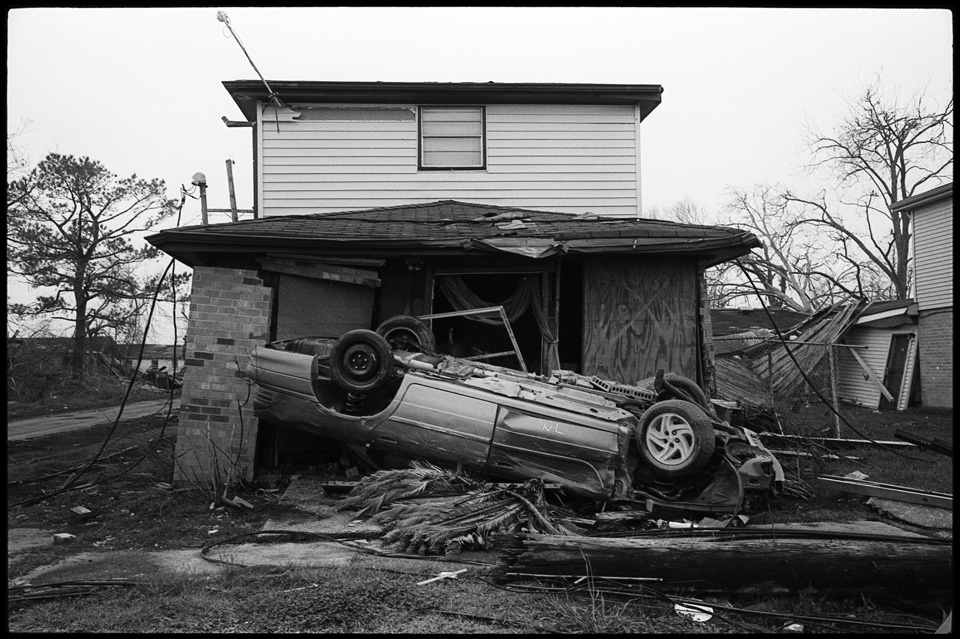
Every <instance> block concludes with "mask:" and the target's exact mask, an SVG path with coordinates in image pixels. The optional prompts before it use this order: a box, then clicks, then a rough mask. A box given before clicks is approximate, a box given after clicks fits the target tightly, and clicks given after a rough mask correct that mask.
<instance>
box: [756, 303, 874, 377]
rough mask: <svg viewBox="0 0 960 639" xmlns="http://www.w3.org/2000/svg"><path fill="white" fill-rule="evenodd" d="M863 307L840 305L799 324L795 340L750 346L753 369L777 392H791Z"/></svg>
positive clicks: (825, 354) (822, 357)
mask: <svg viewBox="0 0 960 639" xmlns="http://www.w3.org/2000/svg"><path fill="white" fill-rule="evenodd" d="M862 308H863V307H862V306H861V305H858V304H856V303H850V304H836V305H834V306H831V307H830V308H829V309H826V310H824V311H821V312H820V313H817V314H816V315H814V316H812V317H811V318H810V319H808V320H807V321H805V322H802V323H801V324H799V325H797V326H796V327H795V328H794V332H795V333H796V334H797V339H796V340H795V343H790V342H787V344H786V345H784V344H780V343H774V344H772V345H762V346H757V347H754V348H752V349H748V350H747V351H746V354H747V355H748V356H749V357H750V358H751V360H752V361H751V368H752V369H753V371H754V372H755V373H756V374H757V375H758V376H759V377H760V378H761V379H764V380H767V381H768V382H769V384H770V387H771V390H772V391H773V393H774V394H775V395H787V394H788V393H789V392H790V391H792V390H793V389H794V388H796V387H797V385H798V384H800V383H801V382H802V381H803V372H807V373H809V372H810V371H812V370H813V369H814V368H815V367H816V365H817V364H818V363H820V361H821V360H823V359H824V358H825V357H827V355H828V353H827V349H826V348H825V347H824V344H833V343H834V342H835V341H836V340H837V338H838V337H839V336H840V335H842V334H843V333H844V331H846V330H847V328H848V327H849V326H850V325H851V324H852V322H853V321H854V320H855V319H856V318H857V315H858V314H859V311H860V310H862Z"/></svg>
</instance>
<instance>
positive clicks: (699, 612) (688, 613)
mask: <svg viewBox="0 0 960 639" xmlns="http://www.w3.org/2000/svg"><path fill="white" fill-rule="evenodd" d="M673 609H674V610H676V611H677V614H678V615H680V616H681V617H687V618H689V619H693V620H694V621H699V622H700V623H703V622H705V621H710V620H711V619H713V608H711V607H710V606H706V605H700V604H695V603H686V604H679V603H678V604H674V605H673Z"/></svg>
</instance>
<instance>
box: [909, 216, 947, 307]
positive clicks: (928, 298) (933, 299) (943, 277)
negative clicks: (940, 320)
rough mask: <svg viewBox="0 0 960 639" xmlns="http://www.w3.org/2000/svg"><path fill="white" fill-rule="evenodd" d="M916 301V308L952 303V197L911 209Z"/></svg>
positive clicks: (942, 305)
mask: <svg viewBox="0 0 960 639" xmlns="http://www.w3.org/2000/svg"><path fill="white" fill-rule="evenodd" d="M913 241H914V250H915V260H916V261H915V266H914V268H915V271H916V283H917V290H916V296H917V305H918V307H919V309H920V311H921V312H922V311H926V310H930V309H935V308H945V307H952V306H953V200H952V199H947V200H941V201H939V202H937V203H935V204H934V205H931V206H930V207H929V208H923V209H918V210H917V211H915V212H914V239H913Z"/></svg>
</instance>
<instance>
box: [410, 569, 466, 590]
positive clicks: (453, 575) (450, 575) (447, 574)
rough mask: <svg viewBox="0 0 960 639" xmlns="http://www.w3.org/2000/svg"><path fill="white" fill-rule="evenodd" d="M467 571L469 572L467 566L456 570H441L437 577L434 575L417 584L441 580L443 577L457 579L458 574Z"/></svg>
mask: <svg viewBox="0 0 960 639" xmlns="http://www.w3.org/2000/svg"><path fill="white" fill-rule="evenodd" d="M465 572H467V569H466V568H463V569H462V570H454V571H453V572H441V573H440V574H438V575H437V576H436V577H433V578H431V579H424V580H423V581H418V582H417V585H418V586H422V585H424V584H429V583H433V582H434V581H440V580H441V579H456V578H457V575H462V574H463V573H465Z"/></svg>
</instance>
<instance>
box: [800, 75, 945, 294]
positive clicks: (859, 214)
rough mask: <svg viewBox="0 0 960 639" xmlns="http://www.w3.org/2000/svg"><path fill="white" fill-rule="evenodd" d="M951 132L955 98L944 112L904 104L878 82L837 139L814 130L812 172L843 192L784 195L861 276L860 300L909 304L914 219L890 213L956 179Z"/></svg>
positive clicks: (918, 100) (920, 99) (916, 101)
mask: <svg viewBox="0 0 960 639" xmlns="http://www.w3.org/2000/svg"><path fill="white" fill-rule="evenodd" d="M952 132H953V98H952V97H951V98H950V100H949V101H948V102H947V104H946V106H945V107H942V108H941V107H939V106H937V105H935V104H932V105H931V104H928V101H927V99H926V96H925V94H924V92H920V93H918V94H917V95H916V96H914V97H913V98H912V99H910V100H909V102H908V103H907V104H904V105H901V104H900V102H899V100H898V98H897V97H896V96H894V97H893V98H890V97H888V96H886V95H884V94H883V93H882V91H881V87H880V85H879V81H877V82H874V84H873V85H871V86H869V87H867V88H865V89H863V90H862V92H861V94H860V97H859V98H858V99H857V100H856V101H855V102H854V103H852V104H850V105H849V106H848V112H847V115H846V116H845V117H844V118H843V120H842V121H841V123H840V124H839V125H838V126H837V127H836V129H835V130H834V131H833V132H831V133H822V132H820V130H819V129H817V128H816V127H814V126H808V130H807V137H808V140H807V142H808V144H809V147H810V150H811V152H812V154H813V160H812V162H811V167H810V168H811V169H812V170H814V171H816V170H819V169H824V170H828V171H829V175H830V177H831V179H833V180H835V181H836V183H837V189H836V190H832V191H827V190H822V191H820V192H819V193H817V194H815V195H812V196H801V195H798V194H796V193H794V192H793V191H790V190H786V191H785V192H784V194H783V195H784V198H785V200H786V201H787V202H790V203H794V204H796V205H798V206H799V207H800V208H801V211H802V213H801V214H800V215H798V217H797V219H796V221H795V224H798V225H809V226H811V227H812V228H815V229H817V230H818V232H820V233H824V234H826V237H828V238H829V239H832V240H833V241H834V242H835V243H836V244H837V245H838V246H839V247H840V248H839V250H838V251H837V258H838V259H839V260H840V261H841V262H843V263H845V264H846V266H847V268H848V270H849V271H850V272H854V273H856V277H857V281H858V284H857V286H856V287H855V290H856V291H857V293H858V294H860V295H863V296H867V295H884V293H885V289H888V292H887V295H889V296H890V297H893V298H895V299H904V298H906V296H907V294H908V291H909V284H910V281H909V280H910V271H909V259H910V253H909V246H910V234H911V231H910V220H909V216H908V215H907V214H905V213H904V212H898V211H893V210H891V207H892V206H893V205H894V204H895V203H896V202H898V201H900V200H902V199H904V198H907V197H910V196H912V195H916V194H918V193H922V192H924V191H926V190H928V189H930V188H933V187H936V186H939V185H940V184H943V183H945V182H949V181H950V180H952V179H953V134H952ZM858 221H859V222H862V225H860V224H858V223H857V222H858ZM884 279H885V280H887V281H889V286H888V287H887V286H885V285H884V282H883V280H884Z"/></svg>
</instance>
